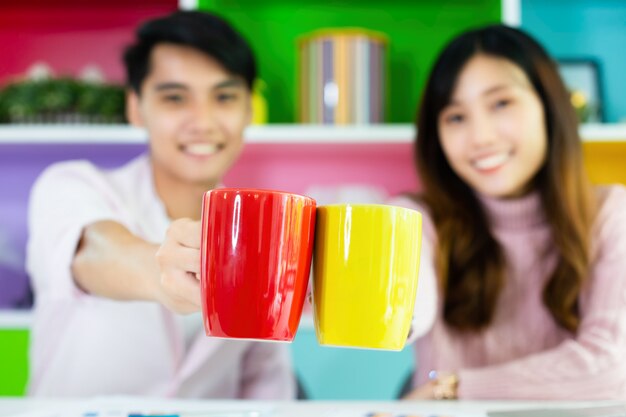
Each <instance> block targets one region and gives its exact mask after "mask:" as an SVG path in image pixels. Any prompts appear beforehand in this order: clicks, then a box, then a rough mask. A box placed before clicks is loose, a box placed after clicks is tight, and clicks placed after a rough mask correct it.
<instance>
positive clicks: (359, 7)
mask: <svg viewBox="0 0 626 417" xmlns="http://www.w3.org/2000/svg"><path fill="white" fill-rule="evenodd" d="M198 8H199V9H200V10H207V11H214V12H216V13H218V14H220V15H221V16H223V17H225V18H227V19H228V20H229V21H230V22H231V23H233V25H235V26H236V27H237V28H238V29H239V30H240V31H241V32H242V33H243V34H244V35H245V36H246V38H247V39H248V40H249V41H250V42H251V44H252V46H253V48H254V50H255V52H256V55H257V58H258V60H259V73H260V78H262V79H263V80H264V81H265V82H266V83H267V88H266V90H265V93H264V94H265V97H266V98H267V101H268V107H269V109H268V110H269V122H270V123H293V122H297V120H296V118H297V113H296V112H297V108H298V107H297V106H298V101H297V100H298V92H297V81H298V72H297V63H298V53H297V50H298V48H297V40H298V39H299V38H300V37H301V36H303V35H306V34H308V33H310V32H312V31H314V30H318V29H321V28H339V27H362V28H366V29H370V30H375V31H379V32H383V33H385V34H386V35H387V36H388V37H389V41H390V43H389V49H388V54H387V63H386V65H387V70H388V72H387V73H388V80H387V91H388V94H387V98H386V101H387V103H386V107H385V108H386V122H389V123H407V122H412V121H413V120H414V117H415V111H416V107H417V103H418V100H419V97H420V94H421V89H422V86H423V85H424V82H425V78H426V76H427V74H428V71H429V69H430V67H431V65H432V62H433V60H434V58H435V57H436V55H437V53H438V52H439V51H440V50H441V48H442V47H443V45H444V44H445V43H446V42H447V41H448V40H449V39H450V38H451V37H453V36H454V35H455V34H457V33H459V32H460V31H462V30H464V29H467V28H470V27H474V26H479V25H482V24H487V23H495V22H500V21H501V9H502V7H501V2H500V0H472V1H466V0H420V1H402V0H390V1H388V2H385V3H381V2H378V1H373V0H359V1H356V0H344V1H337V0H331V1H321V0H316V1H308V2H292V1H287V0H272V1H258V0H199V2H198Z"/></svg>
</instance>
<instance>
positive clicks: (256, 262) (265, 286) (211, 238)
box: [200, 188, 316, 342]
mask: <svg viewBox="0 0 626 417" xmlns="http://www.w3.org/2000/svg"><path fill="white" fill-rule="evenodd" d="M315 208H316V204H315V200H313V199H312V198H310V197H306V196H301V195H297V194H291V193H286V192H280V191H270V190H256V189H236V188H222V189H215V190H211V191H207V192H206V193H205V194H204V199H203V202H202V241H201V263H202V265H201V266H202V267H201V273H200V286H201V291H202V316H203V320H204V328H205V331H206V334H207V336H214V337H224V338H236V339H261V340H275V341H286V342H290V341H292V340H293V338H294V336H295V334H296V330H297V329H298V324H299V322H300V316H301V315H302V307H303V304H304V300H305V297H306V290H307V285H308V280H309V271H310V269H311V255H312V251H313V236H314V232H315Z"/></svg>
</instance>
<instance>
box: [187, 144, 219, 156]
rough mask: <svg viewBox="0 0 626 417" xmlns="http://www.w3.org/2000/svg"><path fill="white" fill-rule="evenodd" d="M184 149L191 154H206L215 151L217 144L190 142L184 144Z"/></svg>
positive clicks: (211, 153)
mask: <svg viewBox="0 0 626 417" xmlns="http://www.w3.org/2000/svg"><path fill="white" fill-rule="evenodd" d="M184 149H185V152H187V153H189V154H192V155H198V156H207V155H213V154H214V153H215V152H216V151H217V146H215V145H214V144H212V143H192V144H189V145H185V146H184Z"/></svg>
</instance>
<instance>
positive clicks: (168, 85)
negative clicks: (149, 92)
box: [154, 82, 188, 91]
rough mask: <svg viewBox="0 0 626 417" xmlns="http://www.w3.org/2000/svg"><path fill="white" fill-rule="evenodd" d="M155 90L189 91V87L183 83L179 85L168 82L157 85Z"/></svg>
mask: <svg viewBox="0 0 626 417" xmlns="http://www.w3.org/2000/svg"><path fill="white" fill-rule="evenodd" d="M154 89H155V90H156V91H163V90H187V89H188V87H187V86H186V85H185V84H183V83H177V82H166V83H161V84H157V85H156V86H155V87H154Z"/></svg>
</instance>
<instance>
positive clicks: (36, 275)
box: [26, 161, 122, 298]
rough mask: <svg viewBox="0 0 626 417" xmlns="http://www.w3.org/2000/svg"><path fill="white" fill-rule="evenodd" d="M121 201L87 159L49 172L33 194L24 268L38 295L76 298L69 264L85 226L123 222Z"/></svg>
mask: <svg viewBox="0 0 626 417" xmlns="http://www.w3.org/2000/svg"><path fill="white" fill-rule="evenodd" d="M120 207H121V205H120V201H119V198H118V197H117V196H116V194H115V192H114V190H112V187H111V186H110V185H109V184H108V183H107V181H106V179H105V177H104V176H103V174H102V173H101V172H100V171H99V170H98V169H97V168H96V167H94V166H93V165H91V164H90V163H88V162H86V161H80V162H68V163H61V164H56V165H53V166H52V167H50V168H48V169H47V170H46V171H44V173H43V174H42V175H41V176H40V177H39V178H38V180H37V181H36V182H35V184H34V186H33V189H32V190H31V196H30V202H29V213H28V228H29V230H28V233H29V237H28V245H27V254H26V268H27V271H28V273H29V275H30V278H31V283H32V285H33V289H34V291H35V294H36V296H37V297H53V298H67V297H76V296H79V295H81V294H82V292H81V291H80V290H79V289H78V287H77V286H76V285H75V283H74V280H73V277H72V273H71V264H72V260H73V258H74V254H75V252H76V248H77V246H78V243H79V240H80V238H81V235H82V231H83V229H84V228H85V226H87V225H89V224H91V223H94V222H97V221H101V220H114V221H121V220H122V219H121V215H120V213H121V212H122V211H121V210H120Z"/></svg>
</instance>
